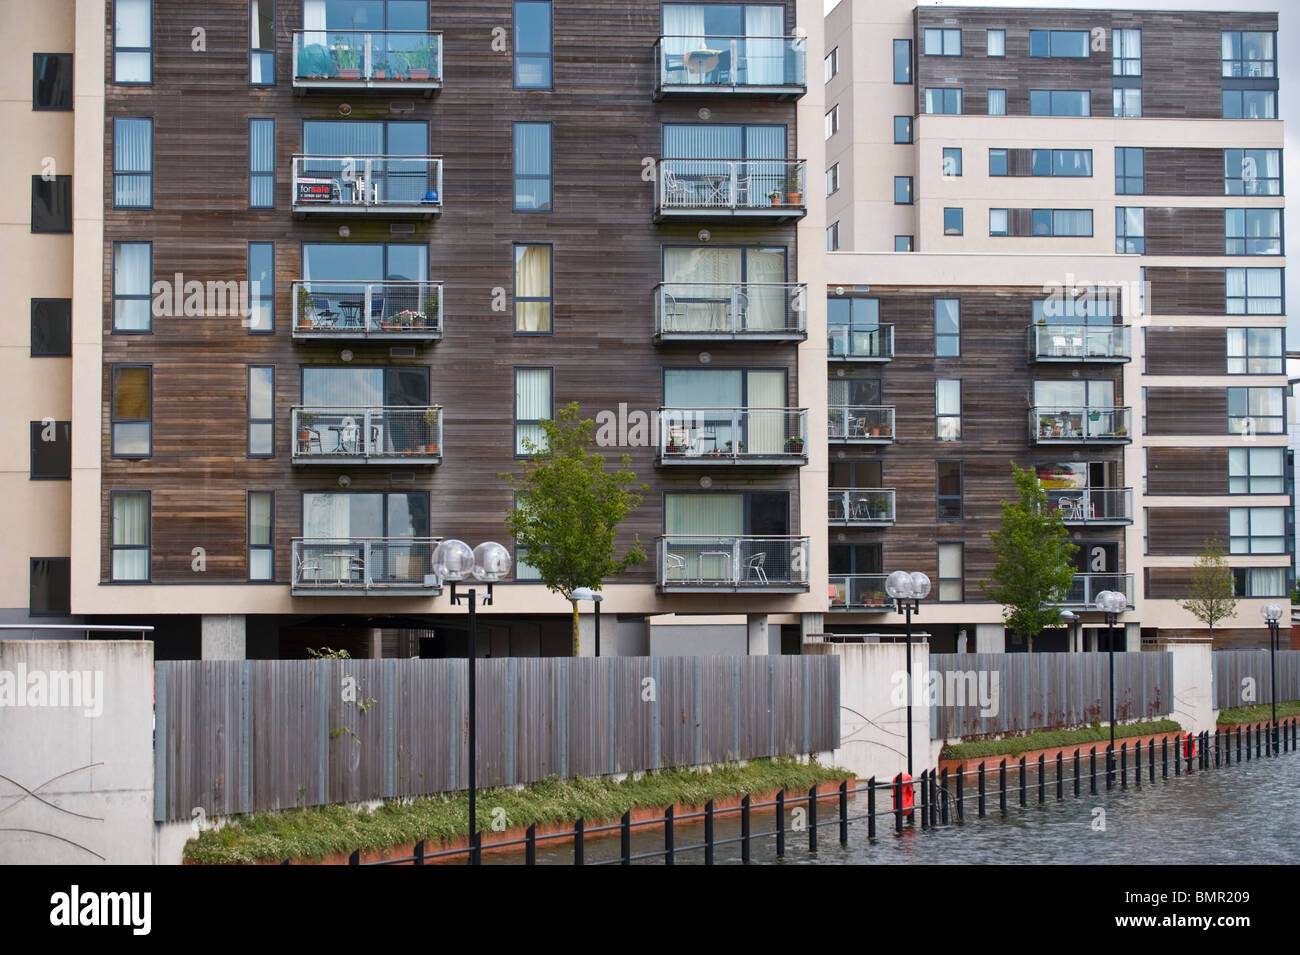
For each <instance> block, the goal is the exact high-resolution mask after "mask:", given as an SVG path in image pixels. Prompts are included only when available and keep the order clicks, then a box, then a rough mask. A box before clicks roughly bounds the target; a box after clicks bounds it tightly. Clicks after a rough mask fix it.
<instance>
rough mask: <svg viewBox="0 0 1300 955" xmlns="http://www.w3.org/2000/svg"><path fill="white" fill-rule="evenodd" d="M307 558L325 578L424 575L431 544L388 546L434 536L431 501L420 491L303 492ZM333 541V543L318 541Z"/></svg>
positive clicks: (389, 578) (384, 578) (379, 578)
mask: <svg viewBox="0 0 1300 955" xmlns="http://www.w3.org/2000/svg"><path fill="white" fill-rule="evenodd" d="M302 536H303V537H304V538H305V539H306V540H307V541H308V542H311V541H316V542H318V543H308V544H306V545H304V548H303V557H304V559H305V560H307V561H310V562H311V564H312V565H313V566H314V567H315V568H317V573H318V574H323V575H324V576H325V577H327V578H328V577H330V576H333V577H335V578H336V579H341V580H349V581H356V580H358V579H359V578H361V575H362V574H364V575H365V577H367V578H369V579H370V580H372V581H381V582H382V581H390V582H391V581H396V580H406V579H409V578H410V577H411V576H412V575H416V576H419V577H421V578H422V577H423V575H424V574H425V573H427V572H428V570H429V569H430V568H429V567H428V566H426V565H427V562H428V556H427V551H428V545H427V544H415V543H384V542H383V541H384V540H385V539H387V540H390V541H391V540H393V539H396V540H398V541H405V540H410V539H412V538H424V537H428V536H429V497H428V494H426V493H424V492H421V491H416V492H401V493H388V494H386V493H382V492H369V491H357V492H349V491H329V492H323V493H317V492H310V491H308V492H303V495H302ZM323 541H328V542H329V543H319V542H323Z"/></svg>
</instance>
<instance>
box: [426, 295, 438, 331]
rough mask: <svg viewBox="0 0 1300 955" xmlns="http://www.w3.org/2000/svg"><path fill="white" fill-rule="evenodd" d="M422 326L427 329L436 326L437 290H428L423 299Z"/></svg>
mask: <svg viewBox="0 0 1300 955" xmlns="http://www.w3.org/2000/svg"><path fill="white" fill-rule="evenodd" d="M424 324H425V325H427V326H428V327H429V328H437V326H438V290H437V289H436V288H434V289H430V290H429V294H428V295H426V296H425V297H424Z"/></svg>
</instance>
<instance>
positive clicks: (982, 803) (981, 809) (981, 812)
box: [980, 763, 984, 818]
mask: <svg viewBox="0 0 1300 955" xmlns="http://www.w3.org/2000/svg"><path fill="white" fill-rule="evenodd" d="M983 817H984V764H983V763H980V818H983Z"/></svg>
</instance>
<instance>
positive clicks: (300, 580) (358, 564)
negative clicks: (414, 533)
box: [289, 537, 442, 597]
mask: <svg viewBox="0 0 1300 955" xmlns="http://www.w3.org/2000/svg"><path fill="white" fill-rule="evenodd" d="M441 540H442V538H440V537H313V538H301V537H296V538H294V539H293V582H292V584H291V585H290V588H289V592H290V594H292V595H293V596H296V597H302V596H311V595H322V596H330V595H333V596H357V595H366V594H384V595H387V596H394V597H401V596H410V597H436V596H437V595H438V594H440V593H441V592H442V583H441V582H440V581H439V580H438V578H437V577H436V576H435V575H434V573H433V550H434V548H435V547H437V546H438V543H439V541H441Z"/></svg>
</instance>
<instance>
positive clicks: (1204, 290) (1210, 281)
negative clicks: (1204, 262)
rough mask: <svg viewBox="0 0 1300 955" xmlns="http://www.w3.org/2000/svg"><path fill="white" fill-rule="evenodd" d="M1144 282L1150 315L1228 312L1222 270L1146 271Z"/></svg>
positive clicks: (1218, 313)
mask: <svg viewBox="0 0 1300 955" xmlns="http://www.w3.org/2000/svg"><path fill="white" fill-rule="evenodd" d="M1146 280H1147V282H1148V283H1150V290H1151V294H1150V295H1149V296H1148V301H1147V303H1146V309H1147V313H1148V314H1150V315H1223V314H1225V313H1226V312H1227V310H1228V305H1227V301H1228V292H1227V277H1226V275H1225V273H1224V270H1223V269H1216V268H1171V267H1166V266H1156V267H1153V268H1148V269H1146Z"/></svg>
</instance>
